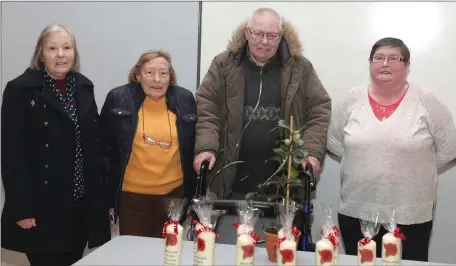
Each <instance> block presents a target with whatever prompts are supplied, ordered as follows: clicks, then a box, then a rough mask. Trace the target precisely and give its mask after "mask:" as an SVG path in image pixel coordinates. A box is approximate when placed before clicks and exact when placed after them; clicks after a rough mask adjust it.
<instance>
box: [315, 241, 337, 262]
mask: <svg viewBox="0 0 456 266" xmlns="http://www.w3.org/2000/svg"><path fill="white" fill-rule="evenodd" d="M315 264H316V265H335V264H334V245H333V244H332V243H331V241H329V240H328V239H326V238H322V239H320V240H318V241H317V243H316V244H315Z"/></svg>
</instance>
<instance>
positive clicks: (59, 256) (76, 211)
mask: <svg viewBox="0 0 456 266" xmlns="http://www.w3.org/2000/svg"><path fill="white" fill-rule="evenodd" d="M85 211H86V208H85V205H84V200H78V201H77V202H75V203H74V205H73V221H72V223H73V231H72V250H71V251H70V252H65V253H62V252H32V253H26V255H27V259H28V260H29V262H30V265H31V266H48V265H49V266H53V265H56V266H57V265H58V266H67V265H68V266H69V265H72V264H74V263H76V262H77V261H78V260H80V259H81V258H82V255H83V253H84V249H85V247H86V244H87V233H86V232H87V230H86V220H85V217H86V215H85Z"/></svg>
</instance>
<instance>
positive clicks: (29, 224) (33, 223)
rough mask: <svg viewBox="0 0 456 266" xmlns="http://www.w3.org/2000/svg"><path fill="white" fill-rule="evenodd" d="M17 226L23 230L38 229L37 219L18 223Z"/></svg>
mask: <svg viewBox="0 0 456 266" xmlns="http://www.w3.org/2000/svg"><path fill="white" fill-rule="evenodd" d="M17 225H19V226H20V227H21V228H22V229H30V228H32V227H36V221H35V218H29V219H24V220H20V221H19V222H17Z"/></svg>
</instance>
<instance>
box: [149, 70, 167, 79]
mask: <svg viewBox="0 0 456 266" xmlns="http://www.w3.org/2000/svg"><path fill="white" fill-rule="evenodd" d="M156 73H158V76H159V77H160V78H167V77H169V71H167V70H144V74H145V75H146V77H149V78H150V77H155V74H156Z"/></svg>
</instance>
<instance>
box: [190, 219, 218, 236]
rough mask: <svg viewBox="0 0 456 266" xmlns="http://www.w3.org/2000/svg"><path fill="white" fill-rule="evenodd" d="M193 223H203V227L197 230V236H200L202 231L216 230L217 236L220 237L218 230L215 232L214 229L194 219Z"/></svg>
mask: <svg viewBox="0 0 456 266" xmlns="http://www.w3.org/2000/svg"><path fill="white" fill-rule="evenodd" d="M192 223H193V225H197V224H199V225H201V228H200V229H198V230H197V231H196V236H198V235H199V234H201V233H202V232H214V233H215V236H217V237H219V234H218V233H217V232H215V230H214V229H212V228H210V227H208V226H205V225H204V224H203V223H202V222H200V221H197V220H193V221H192Z"/></svg>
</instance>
